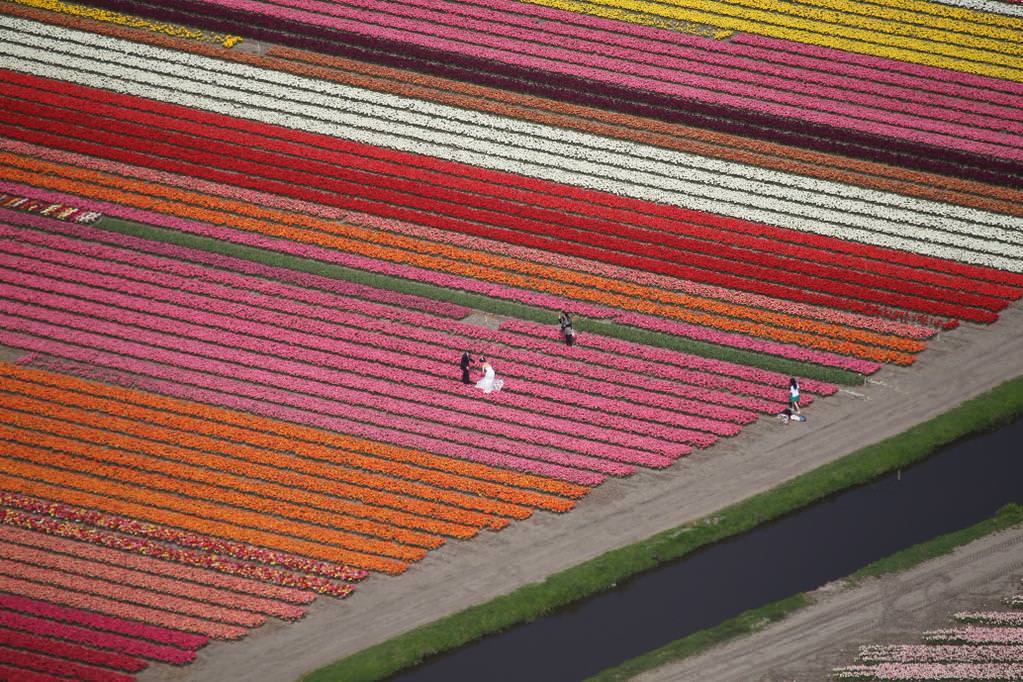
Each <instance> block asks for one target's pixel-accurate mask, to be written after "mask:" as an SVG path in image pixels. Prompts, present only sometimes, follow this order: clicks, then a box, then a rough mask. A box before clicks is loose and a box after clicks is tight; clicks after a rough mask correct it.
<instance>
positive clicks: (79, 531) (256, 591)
mask: <svg viewBox="0 0 1023 682" xmlns="http://www.w3.org/2000/svg"><path fill="white" fill-rule="evenodd" d="M0 523H2V524H7V525H10V526H12V527H14V528H20V529H24V530H26V531H31V532H32V533H33V535H35V536H37V539H36V542H38V543H39V546H46V547H51V546H57V545H56V544H53V545H51V544H50V543H49V542H48V541H45V540H43V539H42V538H46V537H50V538H53V542H54V543H56V542H57V541H58V540H59V539H73V540H74V541H75V542H74V546H75V553H76V554H78V555H80V556H84V557H88V558H92V559H95V560H97V561H107V562H108V563H113V564H120V565H123V566H126V567H129V568H134V569H136V570H140V571H147V572H149V573H156V574H162V575H169V576H173V577H176V578H180V579H182V580H190V581H192V582H196V583H201V584H204V585H211V586H213V587H219V588H221V589H225V590H231V591H233V592H238V593H240V594H247V595H251V596H253V597H259V598H262V599H263V600H266V602H267V604H268V605H271V606H270V607H269V608H271V609H276V606H273V605H276V604H279V603H281V602H285V603H288V604H308V603H310V602H312V601H313V600H314V599H315V598H316V593H315V592H314V591H312V590H299V589H294V588H290V587H282V586H281V585H280V584H279V583H280V582H281V581H280V579H279V578H276V577H275V575H274V574H275V573H276V572H275V571H272V570H271V569H270V567H262V566H258V565H255V564H242V563H241V562H237V561H233V560H228V559H223V558H220V557H217V556H216V555H214V554H208V553H201V552H195V551H192V550H186V549H181V548H177V547H173V546H171V545H165V544H162V543H157V542H153V541H151V540H144V539H142V538H133V537H130V536H125V535H121V534H119V533H114V532H111V531H106V530H102V529H99V528H87V527H85V526H82V525H79V524H75V523H70V522H67V521H62V520H60V519H54V518H50V517H42V516H37V515H35V514H27V513H25V512H22V511H18V510H16V509H0ZM7 533H8V531H6V530H3V529H0V534H3V535H5V536H6V535H7ZM11 537H13V536H11ZM199 566H203V568H198V567H199ZM243 567H244V568H249V567H251V569H254V570H240V569H242V568H243ZM264 568H265V569H267V570H263V569H264ZM267 574H269V575H267ZM243 575H248V576H259V578H255V577H242V576H243ZM331 584H332V585H333V584H334V583H331ZM346 588H347V589H345V590H344V591H343V592H342V593H341V594H338V595H335V596H341V597H343V596H346V595H347V594H348V593H349V591H350V589H351V588H350V587H348V586H346ZM263 612H264V613H267V615H277V613H276V612H270V611H263ZM282 617H283V616H282Z"/></svg>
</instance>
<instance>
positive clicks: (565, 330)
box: [558, 310, 575, 346]
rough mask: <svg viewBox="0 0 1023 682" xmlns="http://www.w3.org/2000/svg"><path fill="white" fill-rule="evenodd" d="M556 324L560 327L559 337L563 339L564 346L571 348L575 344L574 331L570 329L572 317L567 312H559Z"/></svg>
mask: <svg viewBox="0 0 1023 682" xmlns="http://www.w3.org/2000/svg"><path fill="white" fill-rule="evenodd" d="M558 324H560V325H561V335H562V336H563V337H564V338H565V345H566V346H571V345H572V344H573V343H575V329H574V328H573V327H572V317H571V316H570V315H569V314H568V311H565V310H562V311H561V317H560V318H558Z"/></svg>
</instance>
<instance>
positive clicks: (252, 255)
mask: <svg viewBox="0 0 1023 682" xmlns="http://www.w3.org/2000/svg"><path fill="white" fill-rule="evenodd" d="M96 226H97V227H101V228H103V229H105V230H110V231H111V232H120V233H121V234H128V235H132V236H135V237H142V238H144V239H150V240H153V241H158V242H165V243H169V244H176V245H178V246H187V247H189V248H193V249H198V250H200V251H207V252H210V253H218V254H221V255H225V256H233V257H235V258H240V259H243V260H247V261H252V262H254V263H262V264H264V265H271V266H274V267H279V268H287V269H289V270H295V271H298V272H306V273H310V274H313V275H321V276H323V277H329V278H332V279H338V280H344V281H347V282H354V283H357V284H364V285H367V286H371V287H375V288H377V289H386V290H388V291H395V292H399V293H402V294H414V295H416V296H422V297H423V298H429V299H433V300H435V301H446V302H448V303H454V304H457V305H461V306H465V307H467V308H474V309H476V310H482V311H485V312H488V313H493V314H495V315H503V316H506V317H515V318H518V319H521V320H530V321H532V322H539V323H541V324H549V325H551V326H553V325H555V324H556V323H557V321H558V313H559V311H554V310H548V309H546V308H537V307H535V306H528V305H524V304H521V303H515V302H513V301H504V300H501V299H497V298H491V297H489V296H482V295H480V294H473V293H470V292H468V291H461V290H457V289H447V288H444V287H438V286H433V285H431V284H424V283H422V282H416V281H413V280H408V279H402V278H400V277H392V276H390V275H381V274H377V273H373V272H366V271H364V270H356V269H354V268H348V267H344V266H342V265H335V264H333V263H324V262H322V261H317V260H311V259H308V258H299V257H297V256H290V255H288V254H283V253H277V252H274V251H268V250H266V249H259V248H255V247H251V246H244V245H242V244H233V243H231V242H225V241H221V240H219V239H210V238H208V237H200V236H197V235H192V234H187V233H185V232H178V231H177V230H168V229H164V228H161V227H154V226H152V225H143V224H141V223H136V222H132V221H128V220H122V219H120V218H111V217H109V216H106V217H104V218H103V219H102V220H101V221H99V222H97V223H96ZM575 326H576V328H577V329H578V330H580V331H582V332H586V333H590V334H601V335H603V336H609V337H612V338H616V339H622V340H624V341H634V342H637V343H642V344H646V345H648V346H656V347H658V348H667V349H670V350H676V351H680V352H683V353H691V354H693V355H699V356H700V357H705V358H711V359H714V360H726V361H728V362H734V363H736V364H741V365H747V366H750V367H757V368H760V369H766V370H770V371H772V372H778V373H780V374H785V375H787V376H798V377H803V378H806V379H819V380H821V381H829V382H831V383H835V384H842V385H846V386H855V385H859V384H862V383H863V375H861V374H857V373H856V372H849V371H846V370H842V369H836V368H833V367H823V366H821V365H814V364H810V363H805V362H797V361H795V360H787V359H785V358H779V357H775V356H772V355H766V354H763V353H754V352H751V351H745V350H742V349H738V348H727V347H725V346H719V345H716V344H713V343H704V342H701V341H694V340H691V339H683V338H679V337H677V336H672V335H671V334H662V333H660V332H652V331H645V330H642V329H637V328H635V327H629V326H626V325H621V324H615V323H612V322H605V321H602V320H592V319H587V318H584V317H578V318H577V319H576V325H575Z"/></svg>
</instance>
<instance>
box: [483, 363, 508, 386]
mask: <svg viewBox="0 0 1023 682" xmlns="http://www.w3.org/2000/svg"><path fill="white" fill-rule="evenodd" d="M502 386H504V379H498V378H496V377H495V376H494V368H493V367H491V366H490V363H489V362H488V363H487V364H485V365H483V378H482V379H480V380H479V381H477V382H476V388H480V389H483V392H484V393H493V392H495V391H500V390H501V387H502Z"/></svg>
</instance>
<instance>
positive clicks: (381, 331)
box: [0, 226, 827, 421]
mask: <svg viewBox="0 0 1023 682" xmlns="http://www.w3.org/2000/svg"><path fill="white" fill-rule="evenodd" d="M0 233H3V234H4V235H10V236H11V237H12V241H10V242H8V243H6V244H4V245H3V246H2V248H3V250H4V251H5V252H7V253H10V254H18V255H20V256H22V257H23V258H25V259H28V260H27V261H26V260H22V261H15V260H9V261H7V263H8V266H9V267H15V266H16V265H17V264H18V263H19V262H20V263H22V264H23V265H25V266H26V267H27V266H28V264H29V263H30V262H31V263H35V262H37V261H39V260H48V261H49V262H50V263H54V265H47V267H49V268H50V270H49V271H50V272H52V273H57V274H58V276H61V277H63V278H65V279H74V275H73V272H72V270H71V269H69V268H67V267H65V266H64V263H65V262H66V261H67V259H68V258H75V257H76V256H74V255H68V253H69V252H70V253H71V254H77V253H83V252H84V253H89V254H90V259H89V261H88V266H89V267H88V270H89V272H91V273H95V274H94V275H93V276H94V278H96V279H94V281H96V282H98V283H101V284H102V285H103V286H104V288H108V289H113V290H117V291H122V292H126V293H132V294H137V295H144V296H146V297H147V298H150V299H153V300H162V301H171V300H178V301H179V302H184V303H188V304H190V305H191V306H192V307H197V308H202V307H204V306H206V305H208V304H209V300H210V299H216V302H217V305H218V308H219V309H222V310H224V311H225V313H229V314H230V315H232V316H235V317H239V318H241V319H248V320H253V321H258V322H269V323H271V324H274V323H276V324H278V325H280V324H283V323H285V322H286V323H287V324H288V326H291V327H292V328H294V329H298V330H301V331H305V332H309V333H315V334H317V335H322V336H328V337H331V338H344V339H348V340H351V341H354V342H357V343H361V344H364V345H370V346H380V347H384V348H392V349H394V350H396V351H397V350H400V351H402V352H404V353H406V354H408V355H411V356H413V357H424V356H426V357H430V356H438V355H439V354H440V353H442V352H446V353H449V354H451V355H452V356H457V354H460V353H461V351H462V350H463V349H464V348H465V346H466V345H469V346H472V347H478V346H479V344H480V343H500V344H501V345H502V346H507V344H508V343H522V344H525V345H526V346H527V347H536V348H542V349H543V350H544V351H545V352H542V353H540V352H532V353H531V352H520V351H519V350H518V349H515V348H505V349H503V350H502V358H505V359H509V360H513V361H515V362H516V363H517V364H520V365H528V364H532V365H539V366H541V367H545V368H548V369H552V370H555V371H557V372H558V373H571V374H574V375H575V376H573V377H572V381H573V383H575V382H576V381H578V380H579V377H581V376H585V375H589V376H590V377H593V378H595V379H599V380H600V383H598V384H591V385H589V386H588V387H580V391H577V392H575V393H576V394H579V395H581V394H586V393H589V392H594V393H604V394H605V395H608V394H612V395H618V394H620V391H619V387H614V390H611V389H609V388H607V387H606V386H604V384H605V383H606V382H607V381H615V378H614V377H610V376H608V373H607V371H606V369H605V367H606V366H605V365H600V366H596V367H595V366H593V365H592V361H594V360H600V359H603V360H604V361H605V362H608V359H607V358H606V357H605V356H595V357H592V358H591V357H588V356H587V357H586V358H584V359H586V360H588V362H579V361H578V360H577V359H571V356H570V355H568V354H565V353H563V351H561V350H560V349H551V348H549V347H548V346H549V344H540V343H538V342H537V341H536V340H534V339H529V338H528V337H526V336H524V335H510V334H505V333H499V332H492V331H490V330H487V329H483V328H479V327H474V326H470V325H457V324H456V325H453V324H452V323H451V322H450V321H448V322H444V321H441V320H439V319H437V318H433V317H430V316H426V315H419V314H415V313H407V312H400V311H395V310H393V309H390V310H388V309H381V308H376V307H372V306H367V305H364V304H358V303H353V302H347V303H343V302H338V303H337V304H338V305H347V307H348V309H349V310H350V311H351V312H350V313H341V312H338V311H336V310H328V309H326V308H325V307H324V306H312V305H306V304H303V303H298V302H295V301H296V299H301V298H303V297H308V296H309V292H308V291H305V290H294V288H289V289H285V290H278V291H273V292H271V291H267V288H268V287H273V284H272V283H268V282H265V281H264V282H260V283H258V284H257V285H256V286H259V287H261V288H262V289H263V291H261V292H259V293H255V292H252V291H244V290H241V291H240V290H239V289H242V288H243V287H246V286H248V285H249V284H250V282H249V281H248V280H244V279H238V278H233V277H230V276H224V275H223V274H222V273H215V272H209V271H207V272H205V273H199V274H195V275H193V277H192V278H185V277H177V276H175V275H170V274H165V273H164V272H163V271H157V272H159V274H156V272H154V273H148V269H149V267H151V266H153V265H156V266H157V267H159V265H160V261H155V262H153V261H147V260H145V259H143V258H142V257H139V256H137V255H135V254H131V253H128V252H124V251H120V250H111V249H108V248H106V247H98V246H97V245H95V244H92V243H89V242H80V241H77V240H66V239H62V238H57V237H54V236H52V235H40V234H37V233H32V232H29V231H24V230H17V229H16V228H3V227H2V226H0ZM118 236H120V235H118ZM13 239H18V240H25V242H26V245H24V246H20V245H19V244H18V242H15V241H13ZM28 244H32V245H33V246H28ZM44 245H52V246H59V247H62V249H63V251H53V250H51V249H49V248H46V246H44ZM41 247H42V248H41ZM101 249H103V250H105V252H104V255H106V256H108V257H111V256H112V257H118V258H120V259H122V260H123V261H126V262H127V264H119V263H113V262H108V261H105V260H100V259H98V258H96V257H93V256H95V255H98V253H97V252H100V251H101ZM182 255H183V256H184V255H185V254H182ZM143 265H145V266H146V268H145V269H143ZM33 267H35V266H33ZM99 273H104V274H105V275H108V276H106V277H103V278H102V279H100V274H99ZM214 277H218V278H220V281H223V282H224V285H223V286H221V285H219V284H214V283H211V282H207V281H205V280H207V279H213V278H214ZM122 280H127V281H122ZM154 282H155V283H157V284H154V285H152V286H151V283H154ZM164 286H174V287H177V290H176V291H175V292H174V293H173V295H172V294H171V293H169V292H167V291H166V290H164V289H163V287H164ZM183 292H187V293H183ZM282 299H283V300H282ZM325 305H326V304H325ZM254 306H262V309H254ZM324 319H325V320H328V321H327V322H323V321H322V320H324ZM385 320H386V321H385ZM342 325H347V327H343V326H342ZM434 330H436V331H434ZM451 331H455V332H458V333H460V334H461V335H462V336H463V337H464V338H463V339H462V340H461V341H459V340H458V339H457V338H452V337H451V335H450V334H449V333H447V332H451ZM423 344H432V345H433V346H435V347H433V348H430V347H428V346H425V345H423ZM438 348H440V349H446V350H444V351H441V350H438ZM578 352H582V353H588V351H587V349H579V350H578ZM509 353H510V354H511V355H509ZM680 355H681V354H680ZM552 356H555V357H552ZM562 359H564V360H565V361H561V360H562ZM613 362H614V360H613V359H612V363H613ZM612 366H613V364H612ZM701 367H703V368H704V369H703V370H701V371H693V372H686V373H684V374H680V373H679V372H678V371H676V372H675V373H674V379H675V380H676V381H687V382H691V384H692V385H695V386H699V387H700V388H701V389H708V388H710V389H722V390H728V391H735V392H737V393H739V394H747V395H748V394H753V395H757V396H759V397H763V398H766V399H767V400H771V401H782V400H784V399H785V396H786V393H785V392H784V391H783V390H781V389H775V388H770V387H768V386H763V385H759V384H756V383H754V382H751V381H745V380H738V379H732V378H729V377H728V376H721V375H718V374H714V373H713V371H714V370H716V369H717V370H720V371H722V372H729V373H737V372H740V371H741V370H736V369H733V366H732V365H731V363H716V362H715V361H707V363H706V364H702V365H701ZM516 370H517V367H516V366H512V365H509V366H507V367H504V368H503V372H504V373H508V372H512V373H513V374H514V373H515V372H516ZM441 373H442V374H443V375H445V376H450V365H447V366H446V367H445V368H444V369H443V370H442V371H441ZM619 378H620V379H622V380H623V381H625V382H626V383H631V384H632V385H636V386H642V387H644V388H647V389H650V388H651V386H650V382H649V381H648V379H647V377H638V378H637V377H632V378H631V379H629V378H628V376H627V375H625V374H624V373H622V374H620V377H619ZM540 381H542V383H545V384H547V386H545V387H543V388H542V389H538V390H540V391H541V393H540V394H541V395H544V394H546V393H547V392H548V391H549V388H550V387H551V386H552V385H558V384H561V383H563V382H564V378H562V377H557V378H555V377H553V376H552V377H551V378H549V379H547V380H542V379H541V380H540ZM616 383H621V381H619V382H616ZM826 386H827V385H823V386H817V385H813V386H812V387H810V389H809V390H811V391H812V390H813V389H814V388H819V389H820V390H822V391H823V390H825V388H824V387H826ZM527 388H529V386H528V385H527ZM687 391H688V392H687ZM667 392H668V393H669V395H670V394H675V393H678V394H680V395H682V396H686V397H696V398H702V399H704V400H706V401H709V402H720V403H722V404H723V405H724V406H728V405H730V406H734V407H740V408H745V409H753V410H759V411H771V410H773V409H775V407H776V406H775V405H773V404H772V405H765V404H764V402H763V401H745V400H744V398H743V397H741V396H731V395H729V394H726V393H720V392H719V391H713V390H712V391H707V390H699V391H697V390H693V389H691V388H689V387H687V386H674V387H673V388H668V389H667ZM534 394H535V393H534ZM666 399H667V400H670V397H666V396H650V395H648V394H647V393H646V392H644V393H640V394H637V393H632V394H630V395H629V396H628V400H629V401H632V402H646V403H647V404H653V405H658V406H665V407H669V408H670V409H672V410H679V411H683V412H690V413H692V412H694V411H695V412H696V413H697V414H701V415H705V416H708V417H710V418H715V419H721V420H727V421H749V420H750V418H749V417H745V416H742V415H741V414H739V413H736V412H735V411H732V410H723V411H722V412H720V413H715V412H714V406H713V405H711V404H708V403H702V404H701V405H699V406H691V405H686V404H684V403H683V404H677V405H671V404H670V403H665V400H666ZM625 409H626V410H628V408H627V407H626V408H625ZM633 412H634V411H633ZM628 416H634V414H628ZM644 417H647V418H648V416H647V415H644Z"/></svg>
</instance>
